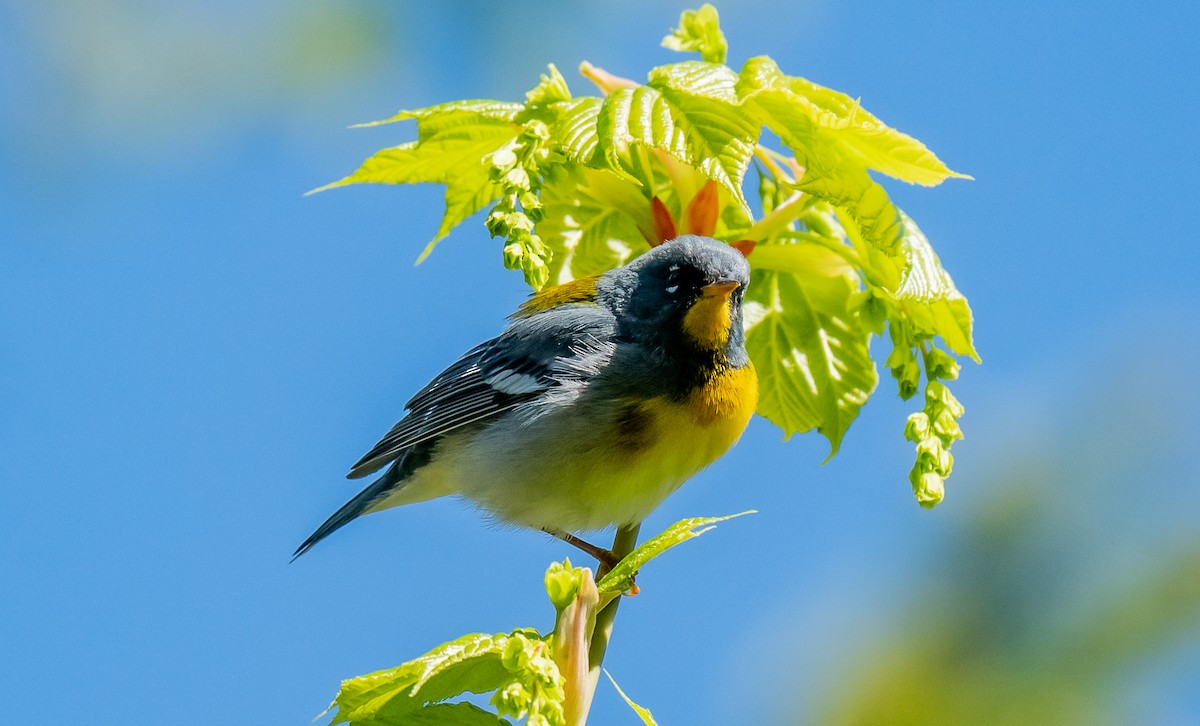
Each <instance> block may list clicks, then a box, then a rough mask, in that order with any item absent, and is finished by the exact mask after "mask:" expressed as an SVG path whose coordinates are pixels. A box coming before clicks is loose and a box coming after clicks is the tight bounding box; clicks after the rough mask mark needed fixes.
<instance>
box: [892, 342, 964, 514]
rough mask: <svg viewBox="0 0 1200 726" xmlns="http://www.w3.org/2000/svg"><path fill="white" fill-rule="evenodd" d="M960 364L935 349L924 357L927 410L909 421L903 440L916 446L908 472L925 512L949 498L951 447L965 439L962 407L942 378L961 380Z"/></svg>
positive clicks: (951, 464) (952, 465) (952, 463)
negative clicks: (927, 378) (960, 419)
mask: <svg viewBox="0 0 1200 726" xmlns="http://www.w3.org/2000/svg"><path fill="white" fill-rule="evenodd" d="M958 369H959V366H958V362H957V361H955V360H954V358H953V357H951V356H950V355H949V354H947V353H945V352H944V351H941V350H939V349H937V348H932V349H931V350H930V351H929V352H928V353H926V354H925V372H926V374H927V375H928V376H929V384H928V385H926V386H925V408H924V409H923V410H921V411H918V412H917V413H914V414H912V415H911V416H909V417H908V421H907V422H906V423H905V426H904V438H906V439H908V440H909V441H911V442H913V443H915V444H916V445H917V461H916V463H915V464H913V468H912V471H911V472H909V475H908V480H909V482H911V483H912V487H913V494H914V495H916V497H917V502H918V503H919V504H920V505H921V506H922V507H925V508H926V509H928V508H931V507H933V506H935V505H936V504H937V503H938V502H940V501H942V498H943V497H944V496H945V495H946V488H945V481H946V478H947V477H949V476H950V472H951V470H952V469H953V468H954V457H953V456H952V455H951V454H950V445H951V444H952V443H954V441H955V439H961V438H962V437H963V434H962V429H961V428H959V426H958V419H959V418H960V417H961V416H962V415H963V406H962V404H961V403H959V402H958V399H957V398H955V397H954V394H953V393H951V392H950V389H949V388H947V387H946V385H945V384H944V383H942V382H941V381H940V380H938V379H939V378H944V379H946V380H953V379H955V378H957V377H958Z"/></svg>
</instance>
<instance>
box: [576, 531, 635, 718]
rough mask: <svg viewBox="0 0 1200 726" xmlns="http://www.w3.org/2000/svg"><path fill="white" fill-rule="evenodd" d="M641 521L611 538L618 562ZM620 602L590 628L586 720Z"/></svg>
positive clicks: (602, 570) (628, 549)
mask: <svg viewBox="0 0 1200 726" xmlns="http://www.w3.org/2000/svg"><path fill="white" fill-rule="evenodd" d="M641 528H642V525H641V523H638V524H632V525H627V526H625V527H621V528H619V529H618V530H617V535H616V537H614V538H613V546H612V553H613V555H614V557H615V559H616V560H617V561H618V562H619V561H621V560H623V559H624V558H625V556H626V555H628V554H629V553H630V552H633V548H634V547H635V546H637V538H638V532H639V531H640V530H641ZM608 569H609V568H608V567H606V566H605V565H604V564H603V563H601V564H600V566H599V567H598V568H597V571H596V580H597V581H599V579H600V578H602V577H604V576H605V575H606V574H607V573H608ZM620 604H621V598H620V597H619V596H618V597H617V598H615V599H614V600H613V601H612V602H610V603H609V604H608V606H607V607H605V608H604V609H603V610H601V611H600V613H599V614H598V615H596V627H595V629H594V630H592V645H591V647H590V648H589V649H588V663H589V664H590V665H591V670H590V671H589V672H588V685H587V693H586V694H585V696H584V699H583V713H584V714H585V716H584V719H585V721H586V718H587V717H586V714H587V713H588V711H590V710H591V707H592V697H593V696H595V695H596V684H597V683H599V681H600V665H601V664H602V663H603V662H604V653H605V652H606V651H607V650H608V641H609V638H611V637H612V631H613V622H614V621H615V620H616V619H617V606H618V605H620Z"/></svg>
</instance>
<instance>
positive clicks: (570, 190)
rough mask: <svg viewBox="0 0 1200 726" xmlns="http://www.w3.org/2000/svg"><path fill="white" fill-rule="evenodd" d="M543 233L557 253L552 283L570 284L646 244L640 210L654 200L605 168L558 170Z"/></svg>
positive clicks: (547, 194) (549, 187) (549, 183)
mask: <svg viewBox="0 0 1200 726" xmlns="http://www.w3.org/2000/svg"><path fill="white" fill-rule="evenodd" d="M542 205H543V206H542V213H543V217H542V221H540V222H538V224H537V232H538V234H539V235H540V236H541V238H542V242H543V243H544V244H545V245H546V247H547V248H548V249H549V250H550V251H551V253H552V255H551V257H550V263H549V265H550V284H561V283H564V282H569V281H570V280H574V279H576V278H579V277H584V276H586V275H594V274H597V273H601V272H605V271H606V270H611V269H612V268H614V267H618V266H620V265H623V264H625V263H626V262H628V261H629V259H630V258H631V257H633V256H634V253H635V252H638V251H644V250H645V249H646V243H645V242H644V241H643V239H642V235H641V232H639V231H638V222H637V221H636V218H635V216H634V215H635V214H638V213H640V214H641V215H642V216H645V217H648V216H649V204H648V203H647V202H646V198H645V197H644V196H642V195H641V193H640V192H638V190H637V188H636V187H634V186H633V184H631V183H630V182H626V181H624V180H622V179H619V178H617V177H614V176H612V175H610V174H606V173H604V172H599V171H595V170H592V169H581V170H579V173H578V174H570V173H568V172H567V171H566V170H562V169H556V170H554V172H552V173H551V174H549V175H548V176H547V177H546V183H545V185H544V186H543V188H542Z"/></svg>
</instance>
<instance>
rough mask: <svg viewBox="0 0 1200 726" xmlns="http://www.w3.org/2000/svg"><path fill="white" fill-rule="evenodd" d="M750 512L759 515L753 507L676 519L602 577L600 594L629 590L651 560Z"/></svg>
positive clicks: (612, 593)
mask: <svg viewBox="0 0 1200 726" xmlns="http://www.w3.org/2000/svg"><path fill="white" fill-rule="evenodd" d="M747 514H755V511H754V510H753V509H752V510H749V511H746V512H739V513H738V514H730V515H728V516H725V517H692V518H691V519H682V520H680V521H678V522H676V523H675V524H673V525H671V526H670V527H668V528H667V529H666V531H664V532H663V533H662V534H659V535H658V536H657V537H654V538H653V539H650V540H648V541H646V542H645V543H643V544H642V545H641V546H640V547H638V548H637V549H635V550H634V551H633V552H630V553H629V554H628V555H626V556H625V558H624V559H622V560H621V561H620V562H619V563H617V566H616V567H614V568H612V570H610V571H609V572H608V574H607V575H605V576H604V577H602V578H600V581H599V582H597V583H596V587H597V588H598V589H599V590H600V595H601V596H602V597H603V596H605V595H607V596H609V597H611V596H613V595H619V594H620V593H622V592H625V591H626V590H628V589H629V586H630V585H631V584H633V576H634V575H635V574H637V571H638V570H640V569H642V567H643V566H644V565H645V564H646V563H647V562H649V561H650V560H652V559H654V558H655V557H658V556H659V555H661V554H662V553H663V552H666V551H667V550H669V549H671V548H672V547H674V546H675V545H677V544H680V543H681V542H686V541H688V540H689V539H693V538H695V537H699V536H700V535H702V534H704V533H705V532H707V531H708V530H710V529H713V527H714V526H715V525H716V524H717V523H718V522H724V521H726V520H729V519H733V518H734V517H741V516H744V515H747Z"/></svg>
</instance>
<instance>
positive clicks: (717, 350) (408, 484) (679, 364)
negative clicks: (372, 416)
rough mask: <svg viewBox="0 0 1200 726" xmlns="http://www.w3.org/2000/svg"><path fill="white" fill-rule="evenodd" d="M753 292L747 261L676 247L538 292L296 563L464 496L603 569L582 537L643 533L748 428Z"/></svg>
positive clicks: (447, 383)
mask: <svg viewBox="0 0 1200 726" xmlns="http://www.w3.org/2000/svg"><path fill="white" fill-rule="evenodd" d="M749 282H750V267H749V264H748V263H747V261H746V258H745V255H744V254H743V253H742V252H740V251H739V250H738V249H737V248H735V247H733V246H731V245H729V244H726V243H724V242H721V241H718V240H715V239H712V238H709V237H703V236H699V235H681V236H678V237H676V238H675V239H672V240H669V241H666V242H663V243H662V244H660V245H658V246H655V247H651V248H650V249H649V250H648V251H646V252H644V253H643V254H641V255H640V256H638V257H636V258H634V259H633V260H632V261H630V262H629V263H627V264H625V265H623V266H621V267H617V268H614V269H610V270H608V271H607V272H604V273H602V274H598V275H592V276H588V277H581V278H578V279H575V280H572V281H570V282H566V283H563V284H561V285H557V286H553V287H548V288H545V289H543V290H542V291H540V292H536V293H534V294H533V295H532V296H531V297H530V298H529V299H528V300H526V301H525V302H524V303H523V304H521V305H520V306H519V307H518V309H517V310H516V312H515V313H513V314H512V315H511V316H509V322H508V324H507V326H506V327H505V328H504V330H503V332H501V333H500V335H498V336H497V337H495V338H493V339H491V340H488V341H486V342H484V343H482V344H480V345H477V346H475V347H474V348H472V349H471V350H469V351H468V352H467V353H466V354H464V355H463V356H462V357H460V358H459V359H458V360H457V361H455V362H454V363H453V364H452V365H451V366H450V367H448V368H447V369H446V370H445V371H443V372H442V373H441V374H439V375H438V376H436V377H435V378H434V379H433V380H432V381H431V382H430V383H429V384H428V385H426V386H425V387H424V388H422V389H421V390H420V391H418V392H417V393H416V395H414V396H413V397H412V399H411V400H409V401H408V403H407V404H406V406H405V409H406V411H407V413H406V414H405V415H404V417H403V418H402V419H401V420H400V421H399V422H398V423H396V424H395V425H394V426H393V427H392V428H391V430H389V431H388V432H387V433H386V434H385V435H384V436H383V438H382V439H380V440H379V442H378V443H377V444H375V446H374V447H372V448H371V450H370V451H368V452H367V453H366V454H365V455H364V456H363V457H362V458H361V459H360V460H359V461H358V463H356V464H354V466H353V467H352V468H351V469H350V473H349V474H348V475H347V477H348V478H351V479H358V478H361V477H366V476H369V475H371V474H373V473H376V472H378V471H379V470H381V469H382V470H383V473H382V475H380V476H379V477H378V478H377V479H375V480H374V481H373V482H371V484H369V485H368V486H367V487H366V488H365V489H363V490H362V491H361V492H359V493H358V494H357V495H356V496H354V497H353V498H352V499H350V501H348V502H346V503H345V504H344V505H343V506H342V507H341V508H340V509H338V510H337V511H336V512H334V513H333V515H331V516H330V517H329V518H328V519H327V520H326V521H325V522H324V524H322V525H321V526H320V527H318V528H317V529H316V531H314V532H313V533H312V535H310V536H309V537H308V539H306V540H304V542H303V543H302V544H301V545H300V546H299V547H298V548H297V549H296V551H295V553H294V555H293V559H294V558H295V557H299V556H300V555H302V554H304V553H305V552H308V551H309V550H310V549H312V547H313V546H314V545H316V544H317V543H318V542H320V541H321V540H323V539H325V538H326V537H328V536H329V535H330V534H332V533H333V532H334V531H336V530H338V529H340V528H341V527H342V526H344V525H346V524H347V523H349V522H350V521H351V520H353V519H355V518H356V517H359V516H362V515H364V514H369V513H373V512H378V511H381V510H384V509H389V508H391V507H396V506H400V505H406V504H414V503H417V502H423V501H428V500H431V499H436V498H439V497H445V496H458V497H461V498H463V499H466V500H468V501H469V502H471V503H473V504H475V505H476V506H477V507H478V508H480V509H482V510H483V511H485V512H486V513H487V514H488V515H489V516H490V517H491V518H492V519H494V521H496V522H498V523H501V524H505V525H518V526H524V527H529V528H532V529H537V530H542V531H545V532H548V533H550V534H553V535H555V536H558V537H560V538H562V539H564V540H566V541H567V542H570V543H571V544H574V545H576V546H579V547H581V548H582V549H584V551H586V552H588V553H589V554H591V555H593V556H596V557H597V558H598V559H600V560H602V561H603V560H604V558H605V554H606V553H608V551H607V550H603V549H601V548H599V547H597V546H595V545H591V544H589V543H587V542H586V541H584V540H583V539H581V538H580V537H578V536H576V534H575V533H586V532H595V531H598V530H602V529H604V528H606V527H610V526H618V527H620V526H630V525H633V524H638V523H640V522H641V521H642V520H644V519H645V518H646V517H647V516H648V515H649V514H650V513H651V512H652V511H654V510H655V509H656V508H657V507H658V506H659V505H660V504H661V503H662V502H663V501H664V500H665V499H666V498H667V497H668V496H669V495H670V494H671V493H672V492H674V491H675V490H676V489H678V488H679V487H680V486H681V485H682V484H683V483H684V482H685V481H687V480H688V479H690V478H691V477H692V476H694V475H695V474H696V473H697V472H699V471H700V470H702V469H704V468H705V467H707V466H708V465H709V464H711V463H713V462H714V461H716V460H717V459H718V458H720V457H721V456H722V455H723V454H725V452H726V451H727V450H728V449H729V448H730V447H732V446H733V445H734V444H735V443H736V442H737V440H738V439H739V438H740V436H741V435H742V432H743V430H744V429H745V428H746V426H747V424H748V423H749V421H750V418H751V416H752V415H753V413H754V410H755V408H756V406H757V402H758V378H757V375H756V373H755V370H754V365H753V363H752V362H751V361H750V357H749V355H748V354H747V352H746V345H745V333H744V330H743V313H742V302H743V298H744V295H745V291H746V287H747V285H749ZM385 467H386V468H385ZM610 564H611V563H610Z"/></svg>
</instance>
